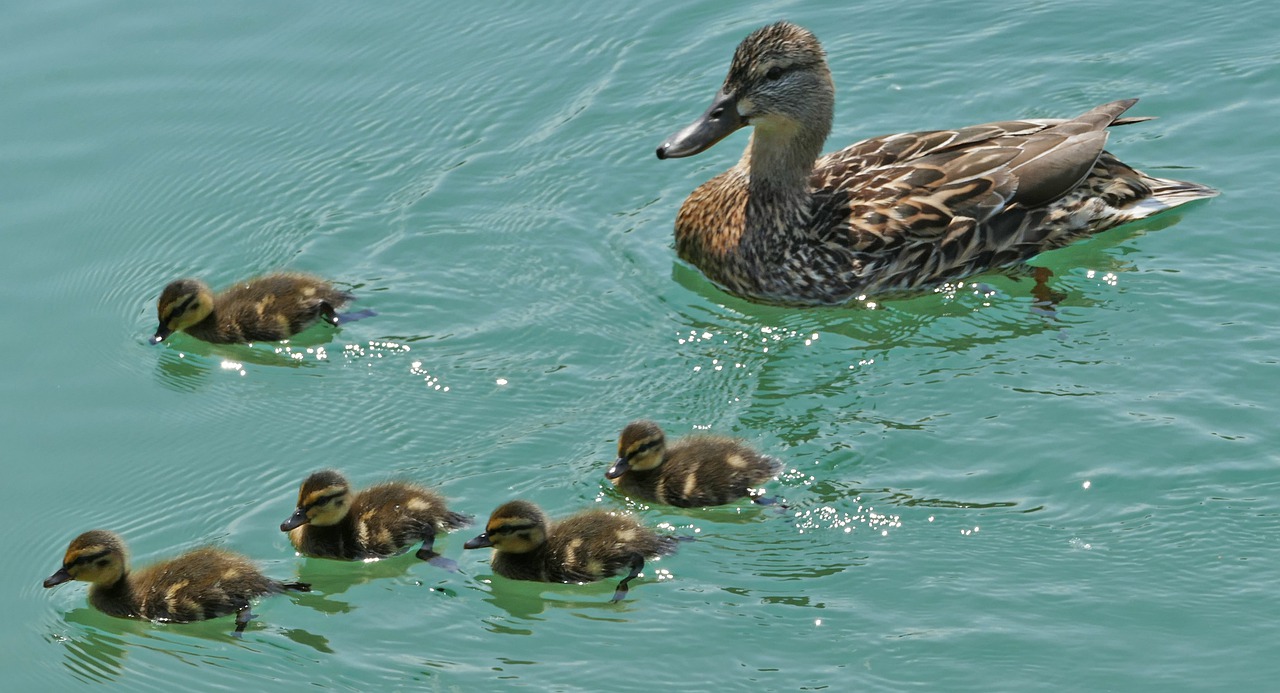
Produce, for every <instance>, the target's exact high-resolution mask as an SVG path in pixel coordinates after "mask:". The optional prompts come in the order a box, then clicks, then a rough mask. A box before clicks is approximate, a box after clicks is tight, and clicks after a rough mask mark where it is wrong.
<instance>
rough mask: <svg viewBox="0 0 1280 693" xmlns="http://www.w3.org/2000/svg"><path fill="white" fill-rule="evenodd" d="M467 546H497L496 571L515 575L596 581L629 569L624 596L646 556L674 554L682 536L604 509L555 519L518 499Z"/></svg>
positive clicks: (621, 589)
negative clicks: (647, 525) (667, 534)
mask: <svg viewBox="0 0 1280 693" xmlns="http://www.w3.org/2000/svg"><path fill="white" fill-rule="evenodd" d="M465 546H466V548H468V549H479V548H484V547H486V546H492V547H493V559H492V566H493V571H494V572H495V573H497V574H499V575H501V576H503V577H506V578H510V579H512V580H534V581H538V582H592V581H595V580H600V579H602V578H606V577H609V576H610V575H615V574H617V573H619V572H621V571H623V570H626V571H628V572H627V576H626V577H624V578H622V581H621V582H619V583H618V589H617V590H616V591H615V592H614V594H613V601H620V600H621V599H622V598H623V597H624V596H626V594H627V585H628V583H630V582H631V579H632V578H634V577H636V576H638V575H640V571H641V570H643V569H644V562H645V559H648V558H656V557H658V556H666V555H669V554H671V553H674V552H675V549H676V539H675V538H673V537H664V536H661V535H659V534H657V533H655V532H654V531H653V530H651V529H649V528H648V527H645V526H644V525H642V524H640V523H639V522H637V521H636V520H634V519H632V518H630V517H627V516H624V515H612V514H610V513H607V512H605V511H603V510H587V511H584V512H580V513H577V514H576V515H572V516H570V517H567V518H564V519H563V520H560V521H558V522H555V523H552V522H550V521H549V520H548V519H547V516H546V514H545V513H543V512H542V509H541V508H539V507H538V506H536V505H534V504H533V503H530V502H528V501H523V500H514V501H511V502H509V503H505V504H503V505H501V506H499V507H498V508H497V509H496V510H494V511H493V514H492V515H490V516H489V522H488V524H487V525H486V526H485V531H484V534H481V535H480V536H478V537H476V538H475V539H472V540H471V541H468V542H467V543H466V545H465Z"/></svg>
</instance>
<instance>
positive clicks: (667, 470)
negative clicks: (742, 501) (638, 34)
mask: <svg viewBox="0 0 1280 693" xmlns="http://www.w3.org/2000/svg"><path fill="white" fill-rule="evenodd" d="M781 469H782V463H781V462H780V461H779V460H777V459H775V458H773V457H769V456H767V455H762V454H760V453H759V452H756V451H755V450H753V449H751V448H750V447H749V446H747V445H746V444H744V443H743V442H742V441H739V440H734V439H733V438H724V437H722V436H711V435H695V436H687V437H685V438H681V439H680V440H678V441H676V442H674V443H672V444H671V445H667V439H666V436H665V435H664V434H663V432H662V428H660V427H659V426H658V424H656V423H654V422H652V421H633V422H632V423H630V424H628V425H627V427H626V428H624V429H622V435H620V436H619V437H618V459H617V461H615V462H614V463H613V466H611V467H609V471H607V472H605V474H604V476H605V478H606V479H609V480H610V481H612V482H613V485H614V486H617V487H618V490H620V491H622V492H623V493H625V494H627V495H628V496H631V497H632V498H639V499H641V500H646V501H652V502H657V503H665V504H667V505H674V506H676V507H680V508H696V507H702V506H707V505H723V504H725V503H732V502H733V501H736V500H738V499H739V498H747V497H750V498H751V499H752V500H753V501H756V502H758V503H767V502H769V501H768V499H766V498H765V497H764V496H762V495H760V493H759V492H758V491H755V490H754V489H753V487H754V486H757V485H759V484H762V483H764V482H766V481H768V480H769V479H771V478H773V476H774V475H776V474H777V473H778V472H779V471H780V470H781Z"/></svg>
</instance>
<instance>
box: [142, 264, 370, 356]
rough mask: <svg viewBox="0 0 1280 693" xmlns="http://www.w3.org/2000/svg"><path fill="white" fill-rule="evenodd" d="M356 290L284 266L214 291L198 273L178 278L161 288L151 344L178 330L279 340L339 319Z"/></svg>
mask: <svg viewBox="0 0 1280 693" xmlns="http://www.w3.org/2000/svg"><path fill="white" fill-rule="evenodd" d="M352 298H353V297H352V295H351V294H349V293H347V292H345V291H342V290H340V289H337V288H334V286H333V284H331V283H329V282H327V281H325V280H323V279H320V278H318V277H313V276H310V275H307V274H297V273H293V272H282V273H278V274H268V275H264V276H261V277H255V278H253V279H247V280H245V281H242V282H237V283H236V284H235V285H234V286H232V287H231V288H229V289H227V290H226V291H223V292H222V293H219V294H218V295H216V296H215V295H214V294H213V292H212V291H211V290H210V289H209V287H208V285H206V284H205V283H204V282H202V281H200V280H199V279H179V280H177V281H174V282H172V283H170V284H169V285H168V286H166V287H165V288H164V291H163V292H161V294H160V300H159V302H158V304H157V307H156V312H157V313H158V315H159V318H160V325H159V327H157V328H156V333H155V336H153V337H152V338H151V343H152V344H159V343H160V342H162V341H164V340H165V338H166V337H168V336H169V335H171V334H173V333H174V332H177V331H179V330H181V331H183V332H186V333H187V334H189V335H191V336H192V337H195V338H196V339H203V340H204V341H206V342H213V343H214V344H230V343H244V342H277V341H280V340H282V339H288V338H290V337H292V336H294V335H295V334H297V333H299V332H301V331H302V330H304V329H306V328H307V327H308V326H309V325H310V324H311V323H313V322H315V321H316V320H319V319H323V320H324V321H325V322H327V323H329V324H331V325H337V324H338V318H339V316H338V313H337V310H338V309H339V308H341V307H342V306H343V305H344V304H345V303H346V302H347V301H350V300H352Z"/></svg>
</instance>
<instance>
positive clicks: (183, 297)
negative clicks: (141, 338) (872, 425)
mask: <svg viewBox="0 0 1280 693" xmlns="http://www.w3.org/2000/svg"><path fill="white" fill-rule="evenodd" d="M212 312H213V292H212V291H210V290H209V287H208V286H207V285H205V283H204V282H202V281H200V280H199V279H179V280H177V281H175V282H172V283H170V284H169V285H168V286H166V287H164V291H162V292H161V293H160V300H159V301H158V302H157V304H156V313H157V315H158V317H159V318H160V325H159V326H158V327H156V333H155V335H154V336H153V337H152V338H151V343H152V344H159V343H160V342H163V341H164V340H165V338H166V337H168V336H169V335H171V334H173V333H174V332H177V331H178V330H185V329H186V328H188V327H191V326H192V325H194V324H196V323H198V322H200V321H201V320H204V319H205V318H207V317H209V314H210V313H212Z"/></svg>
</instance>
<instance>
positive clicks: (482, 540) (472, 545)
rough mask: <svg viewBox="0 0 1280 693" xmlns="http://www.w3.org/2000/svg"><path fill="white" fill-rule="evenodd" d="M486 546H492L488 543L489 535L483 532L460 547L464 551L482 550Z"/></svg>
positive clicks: (491, 543)
mask: <svg viewBox="0 0 1280 693" xmlns="http://www.w3.org/2000/svg"><path fill="white" fill-rule="evenodd" d="M487 546H493V542H491V541H489V533H488V532H485V533H484V534H481V535H480V536H478V537H476V538H475V539H472V540H470V541H468V542H467V543H465V544H463V545H462V548H464V549H483V548H485V547H487Z"/></svg>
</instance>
